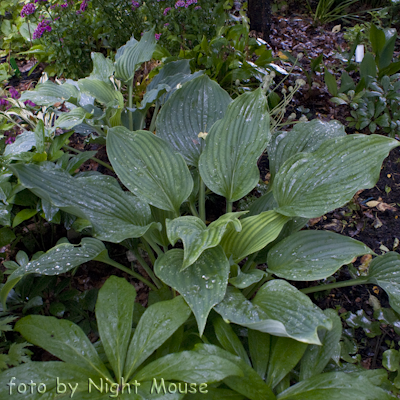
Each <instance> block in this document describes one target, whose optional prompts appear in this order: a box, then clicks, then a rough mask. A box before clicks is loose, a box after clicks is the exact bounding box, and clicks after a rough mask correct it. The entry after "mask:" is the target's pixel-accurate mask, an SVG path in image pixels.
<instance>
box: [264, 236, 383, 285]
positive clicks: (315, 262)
mask: <svg viewBox="0 0 400 400" xmlns="http://www.w3.org/2000/svg"><path fill="white" fill-rule="evenodd" d="M364 254H375V253H374V252H373V251H372V250H371V249H370V248H368V247H367V246H366V245H365V244H364V243H361V242H359V241H357V240H354V239H351V238H349V237H347V236H342V235H339V234H337V233H333V232H327V231H300V232H297V233H295V234H293V235H290V236H288V237H287V238H286V239H283V240H282V241H281V242H279V243H278V244H277V245H275V246H274V247H273V248H272V249H271V250H270V251H269V253H268V258H267V263H268V272H271V273H273V274H275V275H277V276H279V277H280V278H284V279H289V280H293V281H314V280H318V279H325V278H327V277H328V276H331V275H332V274H334V273H335V272H336V271H337V270H338V269H339V268H340V267H341V266H342V265H344V264H348V263H349V262H350V261H351V260H352V259H353V258H354V257H358V256H362V255H364Z"/></svg>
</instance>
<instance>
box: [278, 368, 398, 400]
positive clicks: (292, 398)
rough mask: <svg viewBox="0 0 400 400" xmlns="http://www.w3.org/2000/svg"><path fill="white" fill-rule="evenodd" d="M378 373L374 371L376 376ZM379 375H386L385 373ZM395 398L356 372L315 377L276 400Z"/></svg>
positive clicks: (370, 399)
mask: <svg viewBox="0 0 400 400" xmlns="http://www.w3.org/2000/svg"><path fill="white" fill-rule="evenodd" d="M371 372H372V371H371ZM380 372H381V371H379V370H376V371H374V373H375V374H376V375H378V374H380ZM381 373H382V374H386V372H385V371H382V372H381ZM395 398H396V397H393V396H391V395H390V394H389V393H388V392H386V391H385V390H383V389H381V388H379V387H377V386H375V385H374V384H373V383H372V382H371V380H370V379H368V378H367V377H366V376H364V375H362V374H359V373H357V372H355V373H344V372H330V373H326V374H321V375H316V376H313V377H312V378H309V379H306V380H304V381H301V382H299V383H297V384H296V385H293V386H291V387H290V388H289V389H286V390H285V391H284V392H282V393H280V394H279V395H278V396H277V399H278V400H304V399H307V400H343V399H352V400H378V399H379V400H390V399H395Z"/></svg>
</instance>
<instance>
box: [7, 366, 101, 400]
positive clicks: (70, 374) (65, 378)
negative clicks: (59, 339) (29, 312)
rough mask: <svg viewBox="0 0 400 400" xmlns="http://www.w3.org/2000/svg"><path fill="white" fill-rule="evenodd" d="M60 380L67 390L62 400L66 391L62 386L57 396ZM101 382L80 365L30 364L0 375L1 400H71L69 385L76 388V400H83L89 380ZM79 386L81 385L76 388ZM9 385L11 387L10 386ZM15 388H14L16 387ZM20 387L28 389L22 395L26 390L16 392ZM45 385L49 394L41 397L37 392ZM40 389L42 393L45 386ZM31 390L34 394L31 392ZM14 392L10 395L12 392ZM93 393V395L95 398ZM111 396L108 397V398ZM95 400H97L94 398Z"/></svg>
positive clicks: (96, 375) (95, 375)
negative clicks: (9, 399) (63, 399)
mask: <svg viewBox="0 0 400 400" xmlns="http://www.w3.org/2000/svg"><path fill="white" fill-rule="evenodd" d="M57 378H58V383H59V384H61V383H64V384H65V385H66V388H68V390H66V391H65V395H64V396H63V395H62V393H60V392H61V391H62V389H63V387H62V386H61V385H60V386H59V388H58V389H59V390H58V392H59V393H58V394H57V395H56V393H57ZM89 378H90V379H93V380H98V379H99V375H98V374H93V373H91V372H89V370H88V369H86V368H85V367H83V366H81V365H79V366H78V365H76V364H75V365H74V364H68V363H64V362H59V361H48V362H37V361H33V362H29V363H26V364H23V365H20V366H18V367H15V368H10V369H8V370H6V371H4V372H2V373H1V374H0V397H1V398H2V399H7V398H13V399H14V398H16V399H21V400H22V399H28V400H39V399H46V400H48V399H55V398H57V399H61V398H64V397H65V399H68V398H71V392H72V390H70V389H69V387H68V383H70V384H71V385H72V387H73V388H75V391H74V395H73V397H72V398H73V399H75V398H79V399H80V397H79V396H80V394H81V393H80V392H85V391H86V393H87V391H88V380H89ZM29 382H34V383H36V386H34V385H32V386H30V385H29ZM77 383H78V385H76V384H77ZM8 384H10V385H11V386H8ZM13 384H15V386H14V385H13ZM20 384H25V385H26V386H25V388H26V389H27V390H26V391H25V393H23V386H22V385H21V393H18V391H17V389H18V386H19V385H20ZM39 384H43V385H46V393H43V394H40V393H38V391H37V388H38V385H39ZM43 385H42V386H41V387H40V390H41V391H43V389H44V386H43ZM31 389H33V390H32V392H31ZM10 391H11V392H10ZM93 395H94V393H92V396H93ZM108 396H109V394H108ZM92 398H94V396H93V397H92Z"/></svg>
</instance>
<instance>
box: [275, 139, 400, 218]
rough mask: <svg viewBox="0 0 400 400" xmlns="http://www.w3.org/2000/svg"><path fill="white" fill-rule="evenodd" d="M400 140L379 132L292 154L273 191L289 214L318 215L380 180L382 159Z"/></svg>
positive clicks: (311, 216)
mask: <svg viewBox="0 0 400 400" xmlns="http://www.w3.org/2000/svg"><path fill="white" fill-rule="evenodd" d="M397 146H400V143H399V142H398V141H396V140H394V139H390V138H387V137H385V136H379V135H368V136H367V135H349V136H345V137H339V138H332V139H329V140H327V141H325V142H324V144H323V146H321V147H320V148H319V149H318V150H317V151H315V152H314V153H299V154H295V155H294V156H292V157H290V158H289V160H287V161H286V162H285V163H284V164H283V165H282V166H281V168H280V169H279V172H278V174H277V175H276V177H275V180H274V183H273V191H274V196H275V199H276V201H277V202H278V205H279V208H278V210H277V211H279V212H280V213H282V214H284V215H287V216H289V217H295V216H301V217H306V218H314V217H319V216H321V215H323V214H325V213H326V212H328V211H331V210H333V209H335V208H337V207H340V206H342V205H343V204H345V203H347V202H348V201H350V200H351V198H352V197H353V195H354V194H355V193H356V192H357V190H360V189H365V188H371V187H373V186H374V185H375V183H376V182H377V181H378V179H379V173H380V169H381V164H382V161H383V159H384V158H385V157H386V156H387V155H388V153H389V151H390V150H391V149H393V148H395V147H397Z"/></svg>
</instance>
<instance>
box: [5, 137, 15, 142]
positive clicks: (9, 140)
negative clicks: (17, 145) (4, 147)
mask: <svg viewBox="0 0 400 400" xmlns="http://www.w3.org/2000/svg"><path fill="white" fill-rule="evenodd" d="M14 142H15V137H13V136H10V137H8V138H7V139H6V144H11V143H14Z"/></svg>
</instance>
